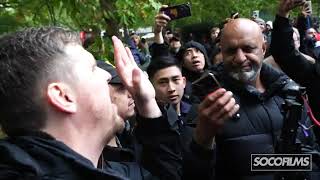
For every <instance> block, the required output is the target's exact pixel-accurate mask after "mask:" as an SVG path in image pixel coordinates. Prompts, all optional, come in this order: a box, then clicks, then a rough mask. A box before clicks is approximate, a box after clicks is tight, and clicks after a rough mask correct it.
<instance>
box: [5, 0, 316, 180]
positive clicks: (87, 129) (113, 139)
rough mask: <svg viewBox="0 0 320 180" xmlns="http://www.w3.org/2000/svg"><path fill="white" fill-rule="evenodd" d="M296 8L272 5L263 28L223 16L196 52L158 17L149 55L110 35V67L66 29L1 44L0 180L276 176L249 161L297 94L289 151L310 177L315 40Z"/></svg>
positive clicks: (276, 130) (277, 129)
mask: <svg viewBox="0 0 320 180" xmlns="http://www.w3.org/2000/svg"><path fill="white" fill-rule="evenodd" d="M305 3H306V1H305V0H280V2H279V8H278V11H277V14H276V16H275V20H274V22H273V23H272V22H270V21H268V22H267V23H265V21H264V20H263V19H260V18H254V19H252V18H240V17H239V14H235V15H232V17H231V18H228V19H227V20H226V21H225V23H224V25H223V27H213V28H212V29H211V30H210V40H209V41H208V42H206V43H204V44H202V43H200V42H196V41H194V40H190V41H188V42H182V39H181V36H179V34H178V33H176V32H171V31H167V30H166V27H167V26H168V24H169V23H170V20H171V19H170V17H169V16H167V15H165V14H164V13H163V12H162V11H161V9H160V11H159V13H158V14H157V15H156V16H155V25H154V33H155V38H154V43H153V44H151V45H150V47H148V45H147V43H146V42H145V40H142V39H140V37H139V36H138V35H137V34H134V33H133V34H126V40H125V42H126V44H127V46H125V45H124V44H123V42H122V41H121V40H120V39H118V38H117V37H115V36H113V37H112V42H113V48H114V62H115V66H113V65H111V64H109V63H107V62H105V61H103V60H96V59H95V58H94V57H93V56H92V54H90V53H89V52H88V51H86V50H85V48H84V46H83V42H82V41H81V38H80V36H79V34H78V33H77V32H73V31H71V30H68V29H64V28H60V27H40V28H29V29H25V30H22V31H18V32H15V33H11V34H7V35H4V36H1V37H0V72H1V74H0V99H1V101H0V102H1V103H0V125H1V128H2V130H3V131H4V133H6V135H7V137H6V138H4V139H2V140H0V155H1V158H0V179H10V180H12V179H77V180H79V179H123V180H124V179H134V180H140V179H141V180H146V179H150V180H151V179H166V180H167V179H168V180H180V179H181V180H185V179H186V180H187V179H218V180H220V179H221V180H226V179H241V180H255V179H257V180H258V179H259V180H260V179H263V180H264V179H265V180H269V179H270V180H271V179H277V178H279V177H280V178H279V179H281V176H279V174H278V173H275V172H272V171H258V172H256V171H252V169H251V155H252V154H274V153H277V152H278V150H277V147H278V144H279V138H281V137H280V136H281V135H282V134H283V132H282V130H283V125H284V124H285V123H286V120H287V119H286V118H287V116H286V114H284V113H283V112H284V111H285V110H286V109H284V106H283V104H284V103H285V102H286V98H287V95H288V93H290V92H288V89H290V88H291V87H299V86H301V87H305V88H306V94H307V95H308V98H304V97H305V94H304V93H301V96H303V97H301V98H300V97H299V98H298V99H299V100H301V101H299V102H301V113H300V114H299V117H298V119H299V122H298V123H297V125H298V127H297V129H296V131H297V134H296V139H295V142H296V143H297V144H298V145H299V146H297V147H299V151H297V154H299V153H305V154H312V156H313V159H314V162H313V166H312V171H308V172H305V173H304V176H303V179H319V178H320V172H319V168H318V167H319V165H320V160H319V158H320V156H319V153H318V152H319V145H318V144H319V143H320V123H319V122H318V121H317V119H320V109H319V106H317V103H318V102H320V96H319V95H317V93H318V92H319V90H320V85H319V84H317V81H318V80H319V77H320V65H319V58H320V56H319V53H320V51H319V50H318V49H319V48H320V46H319V45H318V44H320V43H318V42H319V40H320V39H318V34H317V32H315V31H316V28H313V27H309V26H308V25H306V24H310V23H307V22H309V20H308V19H309V18H310V16H311V10H310V9H305V8H304V9H302V13H301V17H299V18H297V20H298V21H297V22H296V23H294V24H293V23H291V21H290V19H289V13H290V11H291V10H293V9H294V8H297V7H300V6H304V4H305ZM163 7H166V6H163ZM293 26H296V28H295V27H293ZM143 64H144V66H143V68H141V67H142V66H141V65H143ZM208 77H209V78H208ZM210 78H211V80H212V81H207V79H210ZM203 79H205V80H206V81H203ZM217 81H218V82H217ZM214 82H216V84H215V83H214ZM211 83H212V84H211ZM301 89H303V88H301ZM289 95H291V94H289ZM300 116H301V117H300ZM295 173H296V172H291V175H290V173H289V176H288V177H296V178H300V176H295ZM285 177H287V176H285ZM282 179H283V178H282ZM289 179H290V178H289Z"/></svg>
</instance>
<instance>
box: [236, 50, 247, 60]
mask: <svg viewBox="0 0 320 180" xmlns="http://www.w3.org/2000/svg"><path fill="white" fill-rule="evenodd" d="M246 59H247V57H246V55H245V53H244V52H243V51H242V49H238V50H237V52H236V55H235V57H234V62H235V63H242V62H243V61H245V60H246Z"/></svg>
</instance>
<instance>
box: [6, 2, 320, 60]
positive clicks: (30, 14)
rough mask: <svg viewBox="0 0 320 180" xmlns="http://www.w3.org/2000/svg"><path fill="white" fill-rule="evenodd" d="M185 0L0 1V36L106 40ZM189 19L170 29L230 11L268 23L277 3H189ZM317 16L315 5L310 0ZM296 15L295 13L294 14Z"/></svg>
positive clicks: (106, 50) (100, 47) (101, 47)
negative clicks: (49, 33)
mask: <svg viewBox="0 0 320 180" xmlns="http://www.w3.org/2000/svg"><path fill="white" fill-rule="evenodd" d="M185 2H187V1H186V0H0V22H1V23H0V34H2V33H5V32H10V31H15V30H17V29H19V28H23V27H30V26H43V25H58V26H64V27H69V28H71V29H73V30H76V31H81V30H88V29H94V30H98V31H100V30H105V31H106V34H107V35H108V37H110V36H111V35H118V33H119V32H118V30H119V29H120V28H138V27H146V26H150V25H151V26H152V25H153V21H154V16H155V14H156V13H157V11H158V9H159V8H160V7H161V4H168V5H176V4H182V3H185ZM190 2H191V4H192V16H191V17H189V18H184V19H181V20H177V21H173V22H172V23H170V25H171V26H173V27H182V26H185V25H191V24H200V23H205V24H209V25H218V24H219V23H220V22H222V21H223V20H224V19H225V18H227V17H229V16H230V14H231V13H233V12H239V13H240V14H241V16H242V17H250V16H251V14H252V11H254V10H260V14H261V16H262V17H263V18H265V19H266V20H272V19H273V17H274V14H275V11H276V8H277V4H278V3H279V0H268V1H266V0H255V1H253V0H215V1H208V0H192V1H190ZM313 7H314V8H313V9H314V12H317V10H318V12H317V13H319V10H320V9H319V2H315V1H313ZM296 14H297V12H296ZM90 49H92V52H94V53H95V54H97V55H98V57H102V58H108V59H112V58H111V56H110V55H111V54H112V52H111V51H110V50H111V49H112V48H111V44H110V39H109V40H106V39H99V38H98V40H97V42H95V44H94V45H93V46H92V47H90Z"/></svg>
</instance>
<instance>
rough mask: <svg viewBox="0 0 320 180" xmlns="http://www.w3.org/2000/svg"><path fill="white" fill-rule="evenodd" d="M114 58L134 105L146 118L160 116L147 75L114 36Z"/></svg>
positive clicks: (128, 50) (127, 49)
mask: <svg viewBox="0 0 320 180" xmlns="http://www.w3.org/2000/svg"><path fill="white" fill-rule="evenodd" d="M112 42H113V47H114V60H115V64H116V69H117V72H118V75H119V77H120V78H121V80H122V82H123V85H124V86H125V87H126V89H127V90H128V91H129V92H130V93H131V95H132V96H133V99H134V101H135V103H136V105H137V106H136V107H137V109H138V111H139V113H140V114H141V115H143V116H144V117H146V118H156V117H160V116H161V111H160V109H159V107H158V105H157V103H156V100H155V90H154V88H153V86H152V84H151V82H150V81H149V79H148V77H147V76H146V75H145V74H144V73H143V72H142V70H141V69H140V68H139V67H138V65H137V64H136V62H135V61H134V58H133V56H132V53H131V51H130V49H129V48H127V47H126V48H125V47H124V45H123V43H122V42H121V41H120V40H119V39H118V38H117V37H115V36H113V37H112Z"/></svg>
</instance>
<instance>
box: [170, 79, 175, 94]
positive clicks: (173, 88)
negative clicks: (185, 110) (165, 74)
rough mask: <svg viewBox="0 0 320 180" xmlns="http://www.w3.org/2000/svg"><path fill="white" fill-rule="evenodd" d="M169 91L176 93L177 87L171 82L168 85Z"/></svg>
mask: <svg viewBox="0 0 320 180" xmlns="http://www.w3.org/2000/svg"><path fill="white" fill-rule="evenodd" d="M168 91H169V92H172V91H175V86H174V84H173V82H171V81H170V82H169V83H168Z"/></svg>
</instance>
